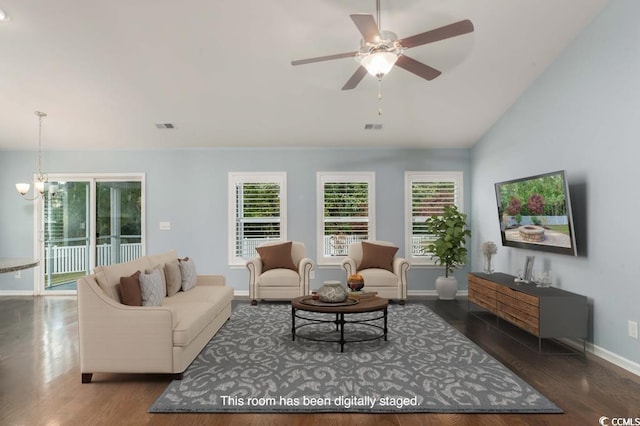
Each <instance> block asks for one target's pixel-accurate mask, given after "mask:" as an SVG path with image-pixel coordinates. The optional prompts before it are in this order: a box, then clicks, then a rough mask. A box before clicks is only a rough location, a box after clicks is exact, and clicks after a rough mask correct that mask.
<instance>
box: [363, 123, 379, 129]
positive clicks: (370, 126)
mask: <svg viewBox="0 0 640 426" xmlns="http://www.w3.org/2000/svg"><path fill="white" fill-rule="evenodd" d="M364 129H365V130H382V124H381V123H368V124H365V125H364Z"/></svg>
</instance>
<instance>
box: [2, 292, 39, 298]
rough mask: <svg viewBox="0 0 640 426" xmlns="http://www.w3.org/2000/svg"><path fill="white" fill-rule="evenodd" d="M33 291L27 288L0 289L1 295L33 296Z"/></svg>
mask: <svg viewBox="0 0 640 426" xmlns="http://www.w3.org/2000/svg"><path fill="white" fill-rule="evenodd" d="M33 295H34V292H33V291H27V290H0V297H2V296H33Z"/></svg>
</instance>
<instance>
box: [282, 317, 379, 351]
mask: <svg viewBox="0 0 640 426" xmlns="http://www.w3.org/2000/svg"><path fill="white" fill-rule="evenodd" d="M299 311H300V309H297V308H296V307H295V306H291V336H292V339H291V340H294V341H295V340H296V337H298V338H301V339H306V340H313V341H316V342H328V343H338V344H339V345H340V352H344V345H345V343H356V342H367V341H370V340H377V339H382V338H384V340H385V341H386V340H387V308H386V307H385V308H384V309H382V313H381V314H380V315H379V316H376V317H373V318H366V319H362V320H346V319H345V315H353V314H352V313H346V314H345V313H344V312H341V313H336V314H335V320H333V319H331V320H322V319H317V318H309V317H306V316H302V315H300V312H299ZM322 315H333V314H332V313H322ZM296 318H297V319H303V320H305V321H308V322H306V323H304V324H300V325H297V326H296ZM380 320H382V322H383V326H380V325H378V324H372V323H373V322H376V321H380ZM321 323H334V324H335V325H336V331H339V332H340V338H339V339H321V338H315V337H309V336H304V335H300V334H298V333H297V332H298V330H300V329H301V328H303V327H306V326H309V325H314V324H321ZM346 324H362V325H366V326H368V327H371V328H373V329H375V330H377V331H378V333H376V334H375V335H373V336H370V337H367V338H364V339H353V340H347V339H346V338H345V333H344V328H345V325H346Z"/></svg>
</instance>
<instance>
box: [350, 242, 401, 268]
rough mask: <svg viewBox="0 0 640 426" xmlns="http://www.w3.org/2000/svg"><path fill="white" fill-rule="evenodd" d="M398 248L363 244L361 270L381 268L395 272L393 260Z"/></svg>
mask: <svg viewBox="0 0 640 426" xmlns="http://www.w3.org/2000/svg"><path fill="white" fill-rule="evenodd" d="M397 251H398V247H393V246H387V245H380V244H373V243H369V242H367V241H363V242H362V261H361V262H360V267H359V270H362V269H370V268H380V269H386V270H387V271H390V272H393V258H394V256H395V254H396V252H397Z"/></svg>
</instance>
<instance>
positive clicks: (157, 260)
mask: <svg viewBox="0 0 640 426" xmlns="http://www.w3.org/2000/svg"><path fill="white" fill-rule="evenodd" d="M145 257H146V258H147V259H148V261H149V266H148V267H149V268H153V267H154V266H157V265H160V266H164V264H165V263H167V262H171V261H172V260H174V259H177V258H178V253H176V251H175V250H169V251H168V252H166V253H161V254H154V255H151V256H145Z"/></svg>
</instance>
